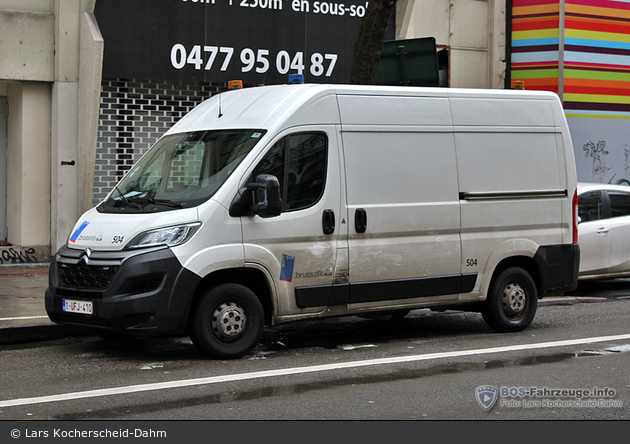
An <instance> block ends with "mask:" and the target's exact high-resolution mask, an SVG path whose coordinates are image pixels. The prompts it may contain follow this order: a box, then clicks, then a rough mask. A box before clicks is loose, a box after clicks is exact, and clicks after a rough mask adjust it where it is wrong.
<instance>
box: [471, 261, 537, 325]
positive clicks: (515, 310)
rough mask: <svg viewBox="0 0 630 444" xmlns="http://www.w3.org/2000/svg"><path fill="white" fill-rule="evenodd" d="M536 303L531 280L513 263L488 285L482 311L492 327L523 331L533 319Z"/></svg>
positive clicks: (535, 291) (527, 274) (487, 322)
mask: <svg viewBox="0 0 630 444" xmlns="http://www.w3.org/2000/svg"><path fill="white" fill-rule="evenodd" d="M537 306H538V291H537V290H536V284H535V283H534V280H533V279H532V277H531V276H530V275H529V273H528V272H526V271H525V270H523V269H522V268H518V267H512V268H508V269H507V270H505V271H503V272H502V273H501V274H499V276H498V277H497V278H496V279H495V280H494V282H493V283H492V285H491V286H490V292H489V294H488V297H487V298H486V302H485V304H484V307H483V310H482V312H481V314H482V316H483V319H484V321H486V324H488V326H489V327H490V328H491V329H493V330H495V331H498V332H515V331H522V330H524V329H525V328H527V327H528V326H529V324H531V322H532V321H533V320H534V316H535V315H536V308H537Z"/></svg>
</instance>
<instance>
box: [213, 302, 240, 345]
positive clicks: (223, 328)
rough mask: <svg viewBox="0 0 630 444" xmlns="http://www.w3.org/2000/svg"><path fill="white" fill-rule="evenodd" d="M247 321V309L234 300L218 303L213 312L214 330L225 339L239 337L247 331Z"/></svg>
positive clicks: (230, 339) (215, 333)
mask: <svg viewBox="0 0 630 444" xmlns="http://www.w3.org/2000/svg"><path fill="white" fill-rule="evenodd" d="M246 323H247V316H245V310H244V309H243V308H242V307H241V306H239V305H237V304H235V303H233V302H225V303H223V304H220V305H218V306H217V307H216V308H215V309H214V312H213V313H212V332H213V333H214V335H215V336H216V337H218V338H220V339H223V340H228V341H232V340H235V339H237V338H238V337H239V336H241V334H243V332H244V331H245V324H246Z"/></svg>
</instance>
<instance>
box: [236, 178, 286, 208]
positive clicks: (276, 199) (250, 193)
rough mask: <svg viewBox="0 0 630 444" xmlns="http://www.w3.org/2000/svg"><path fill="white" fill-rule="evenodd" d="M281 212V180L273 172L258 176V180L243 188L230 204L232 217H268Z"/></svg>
mask: <svg viewBox="0 0 630 444" xmlns="http://www.w3.org/2000/svg"><path fill="white" fill-rule="evenodd" d="M281 213H282V197H281V196H280V182H279V181H278V178H277V177H276V176H273V175H271V174H261V175H259V176H257V177H256V182H252V183H249V184H247V185H245V186H244V187H243V188H241V189H240V190H239V193H238V194H237V195H236V197H235V198H234V200H233V201H232V204H231V205H230V216H232V217H242V216H253V215H258V216H260V217H265V218H267V217H275V216H279V215H280V214H281Z"/></svg>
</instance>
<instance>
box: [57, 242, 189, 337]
mask: <svg viewBox="0 0 630 444" xmlns="http://www.w3.org/2000/svg"><path fill="white" fill-rule="evenodd" d="M200 280H201V278H200V277H199V276H197V275H196V274H195V273H193V272H191V271H189V270H187V269H186V268H184V267H183V266H182V265H181V263H180V262H179V260H178V259H177V257H176V256H175V255H174V254H173V252H172V251H171V249H170V248H168V247H157V248H150V249H146V250H131V251H117V252H103V251H94V252H91V251H85V250H74V249H70V248H67V247H62V248H61V249H59V251H58V253H57V254H56V255H55V257H54V258H53V260H52V261H51V264H50V272H49V286H48V289H47V290H46V296H45V301H46V312H47V313H48V317H49V318H50V319H51V321H53V322H56V323H59V324H72V325H82V326H90V327H94V328H99V329H108V330H115V331H119V332H124V333H128V334H133V335H141V336H166V335H183V334H186V325H187V321H188V313H189V312H190V304H191V301H192V296H193V294H194V291H195V289H196V287H197V284H198V283H199V281H200ZM64 301H78V302H79V303H81V305H82V306H83V307H85V306H87V307H91V310H89V309H88V310H84V312H83V313H73V312H69V311H66V310H64V306H69V305H71V304H65V303H64ZM84 303H87V304H84ZM90 311H91V313H90Z"/></svg>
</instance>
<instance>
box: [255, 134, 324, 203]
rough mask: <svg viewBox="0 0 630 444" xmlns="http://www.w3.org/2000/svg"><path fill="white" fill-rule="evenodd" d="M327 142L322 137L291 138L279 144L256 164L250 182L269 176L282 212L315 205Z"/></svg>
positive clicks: (322, 176)
mask: <svg viewBox="0 0 630 444" xmlns="http://www.w3.org/2000/svg"><path fill="white" fill-rule="evenodd" d="M327 151H328V138H327V137H326V134H324V133H298V134H291V135H290V136H286V137H284V138H282V139H281V140H279V141H278V142H277V143H276V144H275V145H274V146H273V147H272V148H271V150H269V152H268V153H267V154H266V155H265V157H264V158H263V159H262V160H261V162H260V163H259V164H258V166H257V167H256V169H255V170H254V173H253V174H252V179H255V178H256V177H257V176H258V175H259V174H272V175H274V176H276V177H277V178H278V181H279V182H280V188H281V189H282V200H283V202H284V211H295V210H300V209H303V208H308V207H310V206H312V205H315V204H316V203H317V202H318V201H319V199H320V198H321V196H322V194H323V192H324V184H325V182H326V163H327Z"/></svg>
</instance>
